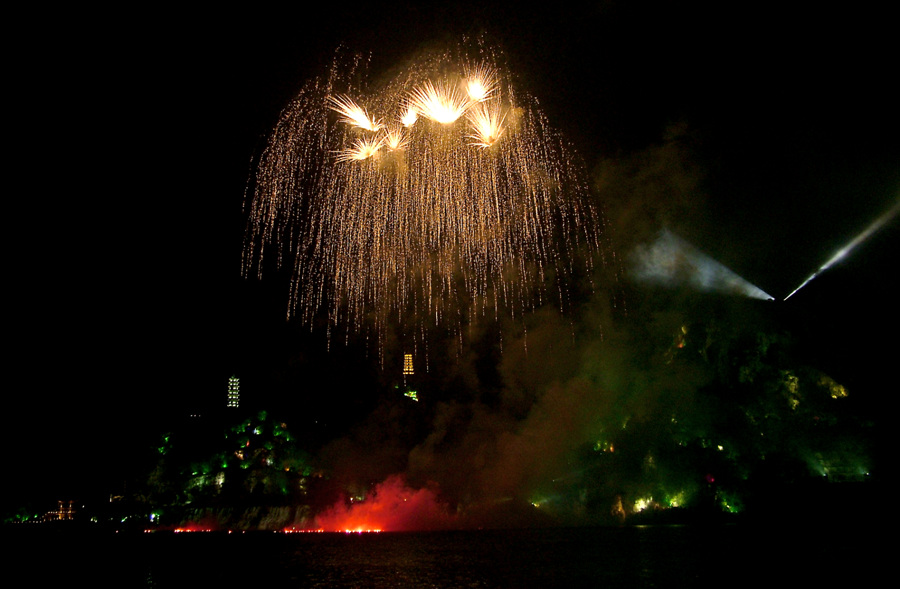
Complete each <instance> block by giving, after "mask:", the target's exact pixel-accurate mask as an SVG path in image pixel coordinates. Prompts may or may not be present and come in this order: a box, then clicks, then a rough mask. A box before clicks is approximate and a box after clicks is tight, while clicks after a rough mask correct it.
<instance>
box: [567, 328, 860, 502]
mask: <svg viewBox="0 0 900 589" xmlns="http://www.w3.org/2000/svg"><path fill="white" fill-rule="evenodd" d="M660 326H663V327H665V329H659V327H660ZM661 332H666V333H668V334H669V335H667V336H665V337H663V336H659V335H658V334H659V333H661ZM640 337H641V338H642V341H641V342H640V345H634V342H629V343H630V346H629V348H628V349H629V351H630V353H633V354H634V356H635V358H630V357H629V358H628V359H627V360H626V361H624V362H623V363H622V364H621V365H622V366H624V367H627V370H629V371H630V372H629V373H627V374H626V375H625V376H624V377H623V376H621V375H620V376H618V377H617V379H616V380H612V379H611V378H610V377H609V376H607V375H606V374H603V375H602V376H599V377H597V381H598V382H599V383H601V386H602V385H603V384H605V385H607V386H609V383H612V384H614V385H615V386H614V387H612V388H611V390H610V395H614V397H613V398H614V399H615V403H613V404H612V407H613V410H612V411H610V412H609V415H608V417H607V418H606V420H605V421H603V420H601V422H600V423H598V425H597V428H596V436H595V438H594V439H593V440H592V441H591V442H588V443H586V444H585V445H584V447H583V450H582V452H581V455H580V456H579V459H578V462H579V464H580V465H582V466H581V469H580V473H581V475H580V482H579V487H578V489H577V491H578V492H579V493H580V494H581V497H582V498H583V501H582V503H583V504H584V505H585V506H586V507H587V508H589V509H594V510H595V511H596V512H598V513H601V514H603V513H607V514H608V513H610V512H611V511H616V510H617V511H619V513H620V515H621V514H622V513H624V515H626V516H628V515H634V514H635V513H638V512H647V511H652V510H665V509H671V508H676V507H677V508H693V509H704V510H712V511H718V512H722V513H736V512H739V511H741V510H742V509H744V507H745V506H746V505H747V504H748V503H749V502H750V500H751V498H752V496H753V494H754V493H755V492H757V490H758V489H760V488H763V487H767V488H782V487H783V485H786V484H792V483H799V482H803V481H812V480H813V479H814V477H820V476H821V475H823V474H827V475H829V476H831V477H832V478H852V477H859V476H864V475H862V474H861V473H864V472H865V471H866V469H865V464H866V463H867V460H868V459H867V458H866V457H867V456H868V455H869V452H868V451H867V448H865V447H864V446H865V445H864V444H863V443H862V442H861V441H860V440H864V439H869V438H868V436H867V435H866V433H865V431H864V428H865V424H863V423H859V422H858V421H856V420H854V419H853V418H852V416H851V415H850V414H848V412H846V411H845V410H844V407H845V406H846V405H845V404H846V400H847V398H848V397H849V396H850V395H849V394H848V391H847V389H846V388H845V387H843V386H842V385H840V384H839V383H837V382H836V381H834V379H832V378H831V377H829V376H828V375H826V374H824V373H823V372H821V371H820V370H817V369H815V368H813V367H810V366H809V365H807V364H805V363H803V362H801V361H799V360H798V359H797V355H796V353H795V349H794V341H793V339H792V338H791V337H790V335H788V334H786V333H783V332H779V331H775V330H768V329H766V328H765V327H761V326H760V324H754V323H746V324H744V323H741V322H737V321H733V320H726V321H717V320H716V318H715V317H712V318H704V320H703V321H694V322H686V321H685V320H684V317H683V316H681V314H679V313H674V312H671V313H659V314H657V315H656V316H654V318H653V322H652V323H650V325H649V327H647V329H646V332H643V333H641V335H640ZM634 350H637V351H634ZM619 353H620V354H621V352H619ZM615 395H618V396H617V397H616V396H615ZM622 424H624V425H622ZM611 506H613V507H616V509H615V510H613V509H612V507H611Z"/></svg>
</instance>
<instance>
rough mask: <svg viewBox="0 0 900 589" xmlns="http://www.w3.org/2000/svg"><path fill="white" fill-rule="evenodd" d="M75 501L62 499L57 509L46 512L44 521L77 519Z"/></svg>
mask: <svg viewBox="0 0 900 589" xmlns="http://www.w3.org/2000/svg"><path fill="white" fill-rule="evenodd" d="M75 512H76V509H75V502H74V501H60V502H59V505H58V507H57V509H56V511H49V512H47V513H46V514H44V521H65V520H72V519H75Z"/></svg>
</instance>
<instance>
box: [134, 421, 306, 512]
mask: <svg viewBox="0 0 900 589" xmlns="http://www.w3.org/2000/svg"><path fill="white" fill-rule="evenodd" d="M165 440H166V441H165V443H164V444H162V445H160V448H161V449H160V451H159V460H158V462H157V464H156V465H155V468H154V469H153V470H152V471H151V473H150V475H149V480H148V483H149V484H148V487H149V488H150V494H149V500H150V501H151V502H152V503H155V504H166V505H188V504H190V505H193V506H199V505H238V504H243V503H248V502H250V503H254V504H268V505H278V504H292V503H295V502H298V501H301V500H302V499H303V497H304V496H305V495H306V491H307V485H308V480H309V478H310V476H312V475H313V474H314V473H313V467H312V462H311V459H310V457H309V455H308V454H307V453H306V452H305V451H304V450H303V449H302V448H300V447H299V445H298V444H297V440H296V438H295V437H294V436H293V435H292V434H291V432H290V430H289V429H288V426H287V424H286V423H284V422H281V421H278V420H275V419H273V418H271V417H270V416H269V414H268V413H267V412H265V411H261V412H259V413H258V414H256V415H255V416H253V417H251V418H248V419H245V420H243V421H241V422H240V423H237V424H235V425H233V426H230V427H228V428H226V429H225V431H224V435H223V434H222V433H219V434H215V433H213V432H206V433H205V434H199V433H197V432H188V433H183V434H181V435H175V434H166V436H165Z"/></svg>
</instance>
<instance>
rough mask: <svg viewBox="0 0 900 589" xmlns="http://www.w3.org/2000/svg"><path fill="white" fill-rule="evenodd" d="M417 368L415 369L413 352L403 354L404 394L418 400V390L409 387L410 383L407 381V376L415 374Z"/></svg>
mask: <svg viewBox="0 0 900 589" xmlns="http://www.w3.org/2000/svg"><path fill="white" fill-rule="evenodd" d="M415 373H416V372H415V370H414V369H413V357H412V354H404V355H403V389H404V392H403V394H404V395H406V396H407V397H409V398H410V399H412V400H413V401H418V400H419V398H418V396H417V395H416V391H414V390H412V389H410V388H409V384H408V382H407V377H410V376H413V375H414V374H415Z"/></svg>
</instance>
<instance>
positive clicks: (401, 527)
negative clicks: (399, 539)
mask: <svg viewBox="0 0 900 589" xmlns="http://www.w3.org/2000/svg"><path fill="white" fill-rule="evenodd" d="M454 524H455V518H454V517H453V516H452V515H451V514H450V513H449V512H448V511H447V508H446V506H445V505H444V504H442V503H440V502H439V501H438V498H437V493H436V492H435V490H434V489H433V488H430V487H424V488H421V489H413V488H411V487H408V486H407V485H406V482H405V481H404V480H403V478H402V477H401V476H392V477H389V478H388V479H387V480H385V481H384V482H383V483H380V484H378V485H376V486H375V488H374V489H373V490H372V491H371V492H370V493H369V495H368V496H367V497H366V499H365V500H364V501H360V502H357V503H353V504H351V505H346V504H345V503H344V502H339V503H337V504H335V505H333V506H331V507H330V508H328V509H326V510H325V511H324V512H323V513H321V514H319V515H318V516H317V517H316V530H321V531H326V532H380V531H391V532H399V531H412V530H436V529H447V528H452V527H455V525H454Z"/></svg>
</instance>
